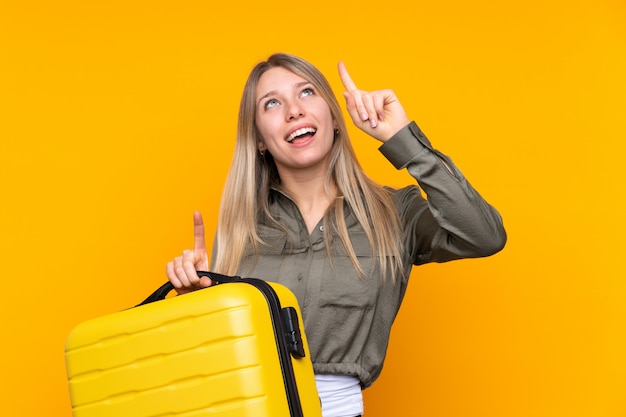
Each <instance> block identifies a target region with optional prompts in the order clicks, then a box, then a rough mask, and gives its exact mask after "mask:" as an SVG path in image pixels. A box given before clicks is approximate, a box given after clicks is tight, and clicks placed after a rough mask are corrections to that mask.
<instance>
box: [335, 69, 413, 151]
mask: <svg viewBox="0 0 626 417" xmlns="http://www.w3.org/2000/svg"><path fill="white" fill-rule="evenodd" d="M338 69H339V77H341V82H342V83H343V85H344V87H345V88H346V90H347V91H345V92H344V93H343V95H344V97H345V99H346V107H347V109H348V113H349V114H350V117H351V118H352V121H353V122H354V124H355V125H356V127H358V128H359V129H361V130H363V131H364V132H365V133H367V134H368V135H370V136H372V137H373V138H375V139H378V140H379V141H381V142H386V141H387V140H389V139H390V138H391V137H392V136H393V135H394V134H396V133H397V132H398V131H399V130H400V129H402V128H403V127H405V126H406V125H407V124H409V122H410V120H409V118H408V117H407V115H406V113H405V112H404V108H403V107H402V104H400V101H399V100H398V98H397V97H396V95H395V93H394V92H393V91H392V90H378V91H371V92H370V91H363V90H359V89H358V88H357V86H356V84H355V83H354V81H352V78H351V77H350V74H348V70H347V69H346V66H345V65H344V63H343V62H340V63H339V65H338Z"/></svg>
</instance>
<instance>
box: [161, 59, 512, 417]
mask: <svg viewBox="0 0 626 417" xmlns="http://www.w3.org/2000/svg"><path fill="white" fill-rule="evenodd" d="M339 75H340V77H341V80H342V82H343V85H344V87H345V88H346V91H345V92H344V98H345V101H346V107H347V110H348V113H349V114H350V117H351V119H352V121H353V123H354V124H355V125H356V126H357V127H358V128H360V129H361V130H363V131H364V132H365V133H367V134H368V135H370V136H372V137H373V138H375V139H377V140H378V141H380V142H382V145H381V146H380V151H381V152H382V154H383V155H384V156H385V157H386V158H387V159H388V160H389V161H390V162H391V163H392V164H393V165H394V166H395V167H396V168H397V169H407V171H408V172H409V174H410V175H411V176H412V177H413V178H414V179H415V180H416V181H417V184H419V186H418V185H417V184H413V185H409V186H407V187H404V188H401V189H397V190H396V189H391V188H388V187H383V186H380V185H378V184H376V183H375V182H373V181H372V180H371V179H370V178H369V177H368V176H367V175H366V174H365V173H364V172H363V170H362V169H361V167H360V165H359V163H358V161H357V159H356V156H355V153H354V150H353V148H352V145H351V143H350V140H349V137H348V130H347V129H346V125H345V122H344V119H343V117H342V112H341V108H340V107H339V103H338V101H337V99H336V98H335V96H334V95H333V92H332V90H331V87H330V85H329V83H328V81H327V80H326V79H325V78H324V76H323V75H322V74H321V73H320V72H319V71H318V70H317V69H316V68H315V67H313V66H312V65H311V64H310V63H308V62H306V61H304V60H303V59H301V58H298V57H295V56H292V55H287V54H274V55H272V56H270V57H269V58H268V60H267V61H265V62H261V63H259V64H257V65H256V66H255V67H254V68H253V70H252V72H251V74H250V76H249V78H248V80H247V83H246V85H245V89H244V92H243V97H242V99H241V105H240V109H239V124H238V132H237V141H236V147H235V154H234V158H233V162H232V165H231V168H230V172H229V174H228V178H227V180H226V184H225V188H224V193H223V196H222V200H221V207H220V214H219V219H218V227H217V233H216V237H215V244H214V248H213V254H212V257H211V266H210V268H209V257H208V254H207V250H206V246H205V237H204V225H203V223H202V218H201V216H200V213H197V212H196V213H194V235H195V240H194V242H195V246H194V249H191V250H185V251H183V253H182V255H181V256H179V257H177V258H176V259H174V260H173V261H171V262H169V263H168V264H167V268H166V270H167V275H168V278H169V280H170V281H171V282H172V284H173V285H174V286H175V287H176V289H177V291H178V292H179V293H181V294H182V293H185V292H188V291H192V290H195V289H198V288H202V287H206V286H209V285H211V282H210V280H208V279H206V278H203V279H200V278H198V275H197V274H196V271H197V270H207V269H209V270H211V271H215V272H218V273H222V274H227V275H241V276H253V277H257V278H263V279H266V280H268V281H277V282H280V283H282V284H284V285H286V286H287V287H289V288H290V289H291V290H292V291H293V292H294V293H295V295H296V296H297V298H298V301H299V304H300V307H301V309H302V312H303V321H304V327H305V332H306V334H307V338H308V340H309V345H310V350H311V357H312V361H313V367H314V370H315V373H316V379H317V385H318V391H319V394H320V397H321V399H322V409H323V414H324V417H339V416H341V417H354V416H358V415H360V414H362V412H363V403H362V395H361V390H362V389H363V388H366V387H368V386H370V385H371V384H372V383H373V382H374V381H375V380H376V378H377V377H378V376H379V374H380V372H381V369H382V366H383V360H384V357H385V352H386V349H387V344H388V340H389V333H390V329H391V325H392V323H393V320H394V318H395V316H396V313H397V312H398V309H399V307H400V303H401V301H402V298H403V296H404V293H405V289H406V286H407V282H408V279H409V275H410V272H411V268H412V266H413V265H420V264H424V263H427V262H445V261H450V260H454V259H461V258H470V257H484V256H489V255H492V254H494V253H496V252H498V251H500V250H501V249H502V248H503V247H504V245H505V242H506V233H505V231H504V228H503V225H502V220H501V217H500V215H499V214H498V212H497V211H496V210H495V209H494V208H493V207H492V206H490V205H489V204H488V203H487V202H486V201H485V200H484V199H483V198H482V197H481V196H480V195H479V194H478V193H477V192H476V190H474V188H472V186H471V185H470V184H469V183H468V182H467V181H466V179H465V177H464V176H463V174H462V173H461V172H460V171H459V170H458V169H457V168H456V166H455V165H454V164H453V163H452V161H451V160H450V159H449V158H448V157H446V156H445V155H443V154H442V153H440V152H438V151H436V150H435V149H433V147H432V146H431V144H430V142H429V141H428V139H427V138H426V137H425V136H424V134H423V133H422V132H421V130H420V129H419V128H418V126H417V125H416V124H415V123H414V122H411V121H410V120H409V118H408V117H407V115H406V114H405V112H404V109H403V107H402V105H401V104H400V102H399V100H398V98H397V97H396V96H395V94H394V93H393V91H391V90H381V91H374V92H366V91H362V90H359V89H358V88H357V87H356V85H355V84H354V82H353V81H352V79H351V78H350V75H349V74H348V72H347V70H346V68H345V66H344V65H343V64H342V63H340V64H339ZM422 190H423V191H424V192H425V194H426V196H427V198H426V199H425V198H423V196H422V193H421V191H422Z"/></svg>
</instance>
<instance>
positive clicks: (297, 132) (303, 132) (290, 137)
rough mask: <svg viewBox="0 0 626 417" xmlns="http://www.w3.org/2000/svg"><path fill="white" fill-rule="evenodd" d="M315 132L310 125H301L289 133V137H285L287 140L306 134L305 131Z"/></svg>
mask: <svg viewBox="0 0 626 417" xmlns="http://www.w3.org/2000/svg"><path fill="white" fill-rule="evenodd" d="M315 132H317V130H315V129H313V128H312V127H303V128H302V129H298V130H296V131H295V132H293V133H292V134H291V135H289V137H288V138H287V142H291V141H293V140H294V139H295V138H297V137H298V136H302V135H306V134H307V133H315Z"/></svg>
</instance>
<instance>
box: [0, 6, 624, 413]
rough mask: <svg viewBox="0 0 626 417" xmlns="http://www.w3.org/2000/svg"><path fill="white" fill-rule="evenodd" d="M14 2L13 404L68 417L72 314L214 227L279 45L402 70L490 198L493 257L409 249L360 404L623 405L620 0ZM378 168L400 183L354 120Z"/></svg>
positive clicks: (616, 409)
mask: <svg viewBox="0 0 626 417" xmlns="http://www.w3.org/2000/svg"><path fill="white" fill-rule="evenodd" d="M403 3H404V4H403V5H397V6H396V5H391V4H390V3H389V2H387V3H385V2H373V1H370V2H357V1H347V2H345V1H324V0H321V1H315V2H308V3H298V2H274V3H272V2H252V1H243V2H225V3H224V4H219V5H218V4H214V2H209V1H192V0H182V1H175V2H164V1H148V0H134V1H129V0H95V1H77V0H57V1H35V0H8V1H6V0H5V1H3V2H2V5H0V60H1V61H0V138H1V139H0V181H1V183H0V184H1V195H2V203H1V204H0V214H1V216H0V245H1V246H0V254H1V256H2V258H1V259H2V262H1V265H2V267H1V269H0V271H1V276H2V282H3V286H4V289H3V291H2V293H3V300H2V302H0V313H1V317H2V324H1V325H0V326H1V328H0V334H2V343H1V344H0V353H1V356H0V357H2V378H0V380H1V384H2V387H1V389H0V403H1V404H2V414H3V415H7V416H18V415H26V416H49V415H53V416H69V415H70V406H69V398H68V394H67V386H66V380H65V364H64V357H63V348H64V343H65V338H66V336H67V334H68V333H69V331H70V330H71V329H72V328H73V327H74V326H75V325H76V324H77V323H79V322H81V321H83V320H86V319H88V318H92V317H95V316H100V315H104V314H107V313H110V312H113V311H117V310H120V309H123V308H126V307H129V306H131V305H134V304H136V303H137V302H138V301H140V300H142V299H143V298H144V297H145V296H146V295H147V294H148V293H149V292H151V291H152V289H154V288H156V287H157V286H158V285H160V284H161V283H163V282H164V281H165V279H166V277H165V274H164V266H165V263H166V261H168V260H169V259H170V258H172V257H174V256H176V255H177V254H178V253H179V252H180V250H182V249H183V248H186V247H189V246H190V245H191V244H192V236H191V232H192V230H191V222H192V217H191V216H192V211H193V210H195V209H200V210H202V211H203V212H204V214H205V218H206V220H207V223H208V229H209V233H212V231H213V228H214V226H215V216H216V211H217V207H218V199H219V195H220V192H221V185H222V182H223V179H224V177H225V173H226V169H227V166H228V165H229V162H230V157H231V155H232V149H233V137H234V132H235V124H236V113H237V105H238V100H239V95H240V92H241V90H242V86H243V82H244V80H245V77H246V75H247V73H248V71H249V70H250V68H251V67H252V65H253V64H254V63H256V61H257V60H259V59H261V58H264V57H266V56H267V55H268V54H269V53H271V52H274V51H286V52H291V53H295V54H299V55H301V56H303V57H305V58H307V59H309V60H310V61H312V62H313V63H316V64H317V65H318V66H319V67H320V68H321V69H322V70H323V71H324V72H325V73H326V74H327V75H328V76H329V78H330V80H331V82H332V84H333V86H334V87H336V89H337V90H336V91H337V92H338V93H339V92H340V90H341V87H340V82H339V78H338V76H337V75H336V73H335V65H336V63H337V61H338V60H340V59H342V60H344V61H345V62H346V63H347V65H348V67H349V69H350V70H351V72H352V75H353V77H354V78H355V80H356V81H357V83H358V84H360V86H361V87H362V88H364V89H377V88H387V87H390V88H393V89H394V90H395V91H396V93H397V94H398V96H399V97H400V98H401V99H402V102H403V103H404V105H405V107H406V109H407V111H408V112H409V114H410V115H411V117H412V118H414V119H415V120H416V121H417V122H418V123H419V124H420V126H421V127H422V128H423V129H424V131H425V132H426V134H427V135H428V136H429V137H430V138H431V140H432V141H433V143H434V144H435V145H436V147H438V148H439V149H440V150H442V151H444V152H445V153H447V154H449V155H450V156H452V157H453V159H454V160H455V162H456V163H457V164H458V165H459V167H460V168H461V169H462V170H463V171H464V173H465V174H466V175H467V177H468V178H469V179H470V180H471V182H472V183H473V184H474V185H475V186H476V187H477V188H478V189H479V190H480V191H481V192H482V193H483V195H484V196H485V197H486V198H487V199H488V200H489V201H490V202H492V203H493V204H494V205H495V206H496V207H498V209H499V210H500V211H501V213H502V215H503V217H504V219H505V225H506V227H507V230H508V233H509V242H508V246H507V247H506V248H505V250H504V251H503V252H501V253H500V254H498V255H496V256H494V257H492V258H488V259H481V260H465V261H458V262H453V263H449V264H443V265H427V266H424V267H420V268H418V269H416V270H415V272H414V274H413V279H412V283H411V285H410V288H409V292H408V295H407V299H406V302H405V304H404V306H403V309H402V311H401V313H400V316H399V318H398V321H397V323H396V326H395V328H394V331H393V336H392V343H391V347H390V351H389V355H388V362H387V365H386V367H385V370H384V372H383V375H382V377H381V378H380V380H379V381H378V383H377V384H375V386H374V387H373V388H371V389H369V390H367V391H366V392H365V397H366V410H367V413H366V414H367V416H368V417H375V416H381V417H382V416H391V415H416V416H417V415H419V416H428V417H439V416H446V417H458V416H464V417H469V416H476V417H486V416H503V417H516V416H520V417H522V416H523V417H528V416H549V417H557V416H567V417H574V416H585V417H589V416H593V417H609V416H611V417H613V416H614V417H618V416H624V415H626V331H625V325H626V302H625V297H626V284H625V282H624V279H625V277H626V270H625V268H624V249H625V248H626V245H625V244H624V235H625V233H626V228H625V221H624V213H625V212H626V207H625V204H624V197H623V192H624V185H623V180H624V174H623V165H624V145H623V143H624V141H625V139H626V122H625V119H626V108H625V107H626V106H625V102H626V99H625V97H626V81H625V79H626V77H625V74H626V3H624V1H623V0H588V1H571V0H569V1H564V0H563V1H562V0H557V1H546V0H525V1H520V0H513V1H508V2H505V1H495V0H491V1H489V0H481V1H465V0H447V1H430V2H426V1H421V0H417V1H409V2H408V3H406V2H403ZM353 132H354V142H355V145H356V147H357V150H358V152H359V155H360V157H361V158H362V162H363V164H364V166H365V168H366V169H367V171H368V172H369V173H371V175H372V176H373V177H374V178H375V179H377V180H379V181H380V182H384V183H386V184H390V185H396V186H399V185H404V184H407V183H409V182H411V179H410V178H409V177H408V175H407V174H406V173H402V172H400V173H398V172H395V171H394V170H393V169H392V168H391V166H390V164H388V163H387V162H385V161H384V160H383V158H382V156H380V155H379V154H378V153H377V150H376V147H377V144H376V143H375V142H374V141H373V140H371V139H370V138H366V137H364V136H363V135H362V134H360V133H359V132H357V131H356V129H353Z"/></svg>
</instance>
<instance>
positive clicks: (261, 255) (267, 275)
mask: <svg viewBox="0 0 626 417" xmlns="http://www.w3.org/2000/svg"><path fill="white" fill-rule="evenodd" d="M259 233H260V236H261V238H262V239H263V241H264V242H265V244H262V245H259V247H258V256H257V254H255V253H254V250H253V249H252V248H248V249H247V251H246V253H245V255H244V257H243V259H242V262H241V266H240V268H239V270H240V273H241V274H243V275H248V276H254V277H256V278H262V279H266V280H271V281H275V280H276V277H277V274H278V273H279V270H280V266H281V263H282V260H283V257H284V251H285V246H286V245H287V236H286V235H285V233H283V232H282V231H281V230H276V229H272V228H269V227H267V226H262V227H261V228H260V230H259Z"/></svg>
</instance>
